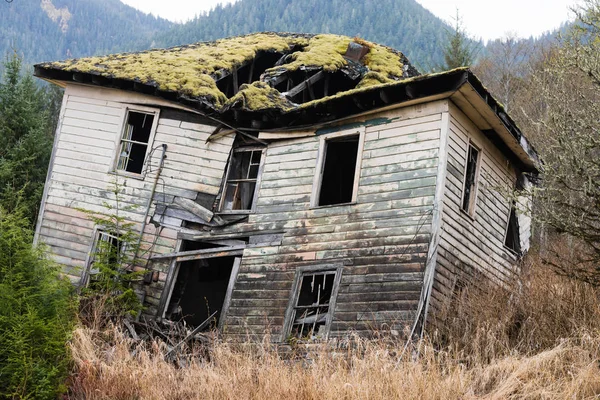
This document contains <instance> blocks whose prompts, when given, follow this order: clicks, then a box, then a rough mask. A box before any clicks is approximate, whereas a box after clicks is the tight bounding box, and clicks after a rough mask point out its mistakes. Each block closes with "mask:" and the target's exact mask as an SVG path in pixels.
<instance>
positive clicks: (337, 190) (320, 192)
mask: <svg viewBox="0 0 600 400" xmlns="http://www.w3.org/2000/svg"><path fill="white" fill-rule="evenodd" d="M363 141H364V135H363V134H362V133H361V132H356V131H354V132H343V133H337V134H333V135H328V136H325V137H322V138H321V144H320V148H321V152H320V158H319V160H318V164H317V171H318V174H317V176H315V183H314V187H315V189H316V190H313V199H312V205H313V206H329V205H334V204H345V203H352V202H355V201H356V197H357V194H358V180H359V177H360V165H361V162H360V161H361V154H362V148H363Z"/></svg>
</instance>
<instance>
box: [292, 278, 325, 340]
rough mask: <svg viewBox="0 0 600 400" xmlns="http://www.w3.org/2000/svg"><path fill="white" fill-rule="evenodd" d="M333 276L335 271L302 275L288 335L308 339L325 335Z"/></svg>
mask: <svg viewBox="0 0 600 400" xmlns="http://www.w3.org/2000/svg"><path fill="white" fill-rule="evenodd" d="M335 275H336V271H319V272H314V273H305V274H303V275H302V277H301V280H300V282H299V285H300V287H299V289H298V298H297V299H295V305H294V310H293V313H292V323H291V332H290V335H292V336H295V337H298V338H309V339H312V338H316V337H323V336H325V335H326V333H327V332H326V329H327V319H328V316H329V311H330V308H329V304H330V301H331V297H332V293H333V291H334V290H333V289H334V287H333V285H334V284H335Z"/></svg>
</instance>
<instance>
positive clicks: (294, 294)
mask: <svg viewBox="0 0 600 400" xmlns="http://www.w3.org/2000/svg"><path fill="white" fill-rule="evenodd" d="M343 270H344V266H343V265H341V264H328V265H313V266H303V267H299V268H297V269H296V273H295V275H294V282H293V284H292V290H291V292H290V297H289V300H288V305H287V309H286V312H285V317H284V323H283V330H282V334H281V342H285V341H286V340H287V338H289V337H290V335H291V333H292V328H293V325H294V320H293V318H294V311H295V309H296V308H297V303H298V300H299V297H300V289H301V287H302V280H303V278H304V277H305V276H307V275H313V274H318V273H321V272H329V271H333V272H334V273H335V277H334V279H333V290H332V292H331V296H330V298H329V306H328V311H327V317H326V322H325V334H324V335H323V337H319V338H317V340H318V339H324V340H327V339H328V338H329V333H330V330H331V323H332V322H333V315H334V313H335V307H336V304H337V296H338V293H339V288H340V284H341V281H342V272H343Z"/></svg>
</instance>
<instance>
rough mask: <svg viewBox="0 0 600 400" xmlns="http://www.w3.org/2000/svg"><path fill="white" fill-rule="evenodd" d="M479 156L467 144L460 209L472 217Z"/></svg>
mask: <svg viewBox="0 0 600 400" xmlns="http://www.w3.org/2000/svg"><path fill="white" fill-rule="evenodd" d="M479 154H480V150H479V149H477V148H476V147H475V146H474V145H473V143H470V142H469V150H468V151H467V162H466V164H467V165H466V168H465V184H464V188H463V195H462V202H461V208H462V209H463V211H465V212H466V213H467V214H469V215H471V216H473V214H474V212H475V199H476V198H477V182H478V180H479V179H478V175H479Z"/></svg>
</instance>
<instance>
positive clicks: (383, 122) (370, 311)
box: [206, 101, 447, 340]
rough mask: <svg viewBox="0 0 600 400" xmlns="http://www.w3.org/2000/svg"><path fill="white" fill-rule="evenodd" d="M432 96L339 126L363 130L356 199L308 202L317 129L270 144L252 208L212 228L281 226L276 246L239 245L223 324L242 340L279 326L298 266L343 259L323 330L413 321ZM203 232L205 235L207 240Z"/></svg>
mask: <svg viewBox="0 0 600 400" xmlns="http://www.w3.org/2000/svg"><path fill="white" fill-rule="evenodd" d="M446 112H447V102H446V101H438V102H432V103H428V104H422V105H417V106H410V107H406V108H401V109H396V110H394V111H387V112H384V113H381V114H377V115H370V116H368V117H366V119H367V121H365V120H364V118H363V119H362V120H357V121H353V123H349V124H347V125H344V126H341V127H338V129H339V130H343V129H347V130H349V131H352V130H353V129H355V128H356V127H358V128H359V129H365V131H366V132H365V142H364V151H363V153H362V166H361V170H360V180H359V185H358V196H357V201H356V204H352V205H336V206H326V207H311V205H310V200H311V193H312V191H313V184H314V176H315V173H316V165H317V159H318V154H319V151H320V149H319V147H320V135H326V134H328V132H333V131H334V129H330V130H329V131H323V130H322V131H318V132H317V136H316V137H310V138H304V139H295V140H288V141H280V142H274V143H271V144H270V145H269V147H268V149H267V153H266V159H265V165H264V171H263V175H262V180H261V185H260V189H259V193H258V200H257V207H256V212H255V213H254V214H251V215H250V216H249V219H248V222H247V223H246V224H243V226H242V225H237V226H233V227H228V228H225V229H220V230H219V229H215V230H214V231H213V232H212V234H213V236H215V235H216V236H219V235H226V234H240V232H250V233H252V232H254V233H261V232H283V239H282V241H281V245H270V246H263V247H256V248H247V249H246V250H244V253H243V258H242V262H241V265H240V268H239V273H238V275H237V281H236V283H235V286H234V290H233V293H232V298H231V303H230V306H229V311H228V314H227V317H226V320H225V321H224V322H225V323H224V332H225V333H226V334H227V335H229V337H232V338H235V337H236V336H237V337H239V338H240V340H243V339H244V338H246V337H247V335H249V334H250V335H254V334H256V335H259V336H260V335H262V334H264V333H265V332H269V333H271V334H272V335H273V338H274V339H275V340H285V334H286V333H285V332H282V327H283V325H284V316H285V312H286V308H287V306H288V303H289V301H290V293H291V290H292V285H293V281H294V276H295V274H296V272H297V270H298V268H300V267H307V266H310V267H318V266H337V265H341V266H343V272H342V276H341V282H340V286H339V292H338V296H337V303H336V307H335V310H334V314H333V322H332V325H331V330H330V335H329V336H330V337H331V336H337V335H341V334H343V333H345V332H346V331H347V330H349V329H351V330H355V331H357V332H359V333H361V334H367V335H368V334H370V333H371V332H372V331H373V330H376V329H379V328H382V327H387V328H389V327H394V328H396V329H402V328H404V327H405V325H407V324H411V323H412V319H413V316H414V315H413V314H414V312H415V310H416V308H417V303H418V300H419V296H420V293H421V286H422V278H423V268H424V265H425V261H426V258H427V252H428V245H429V241H430V238H431V235H430V233H431V219H432V218H431V216H432V208H433V207H432V205H433V203H434V194H435V189H436V175H437V172H438V154H439V146H440V128H441V120H442V113H446ZM209 237H210V236H209V235H207V236H206V238H209Z"/></svg>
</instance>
